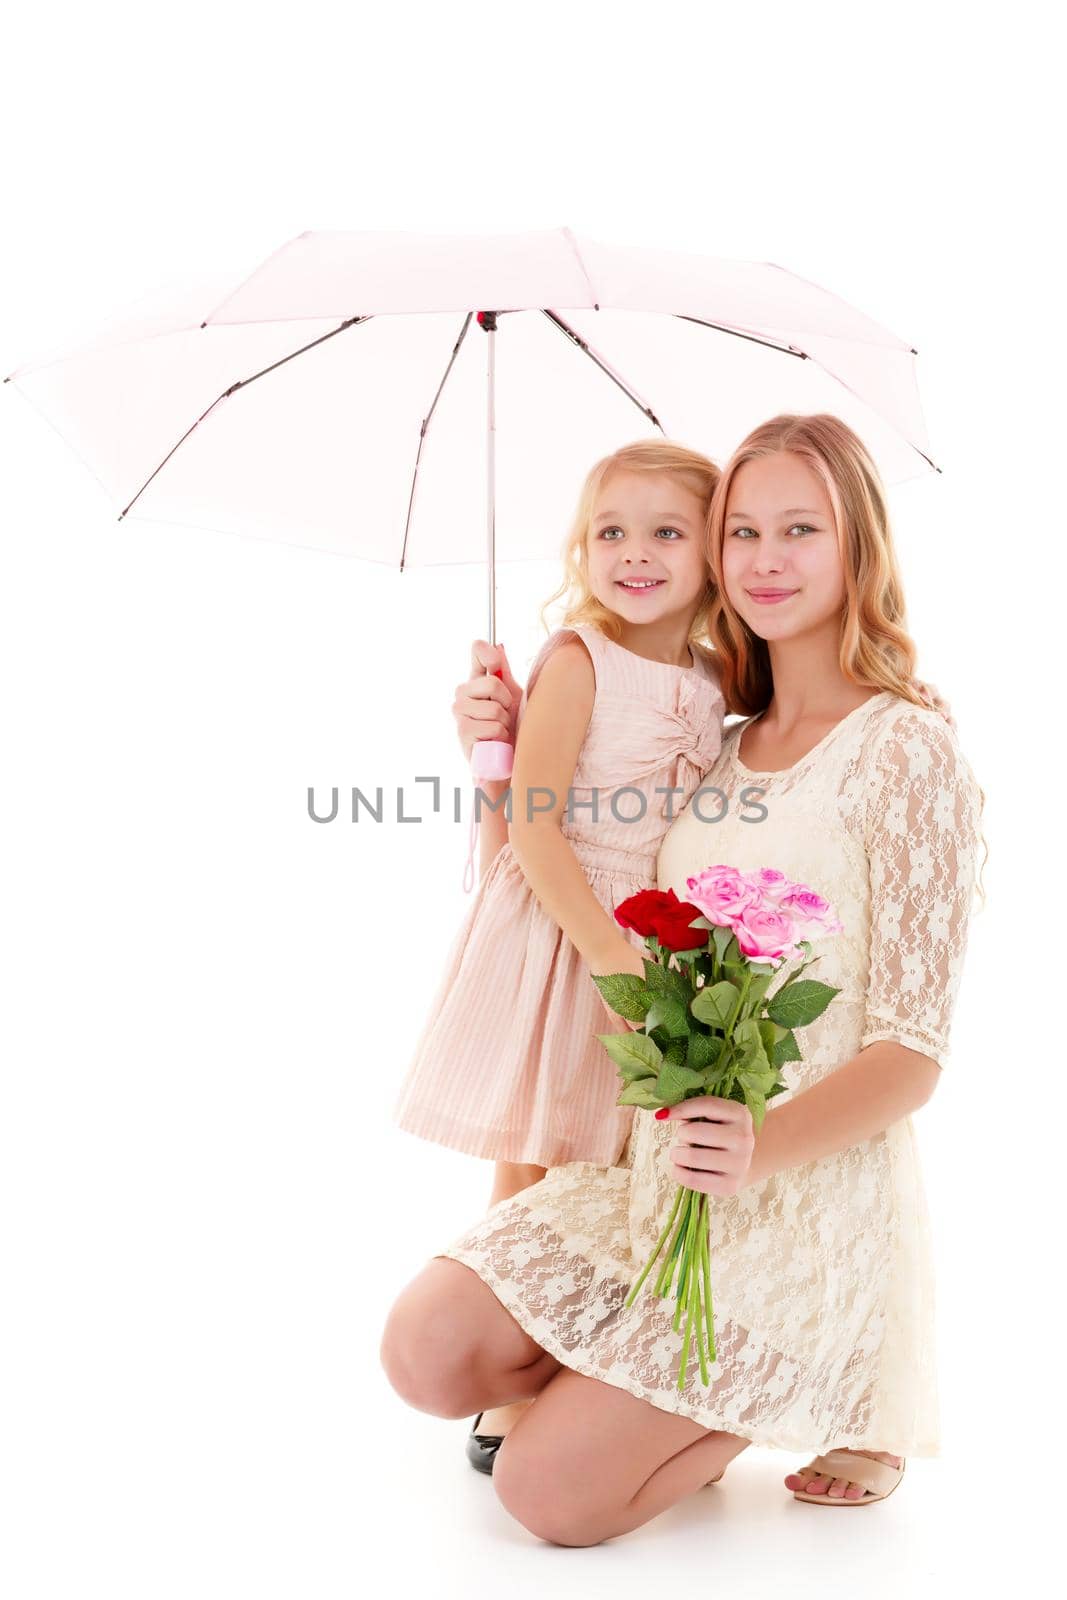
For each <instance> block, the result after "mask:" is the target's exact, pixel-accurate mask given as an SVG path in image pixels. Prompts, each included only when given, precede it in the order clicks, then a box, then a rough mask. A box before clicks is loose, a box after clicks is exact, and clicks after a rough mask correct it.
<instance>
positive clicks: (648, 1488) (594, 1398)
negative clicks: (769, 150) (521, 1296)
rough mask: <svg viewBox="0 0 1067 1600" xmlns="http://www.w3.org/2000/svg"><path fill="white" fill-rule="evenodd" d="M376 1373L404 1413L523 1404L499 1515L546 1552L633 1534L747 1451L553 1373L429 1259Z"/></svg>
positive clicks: (504, 1315)
mask: <svg viewBox="0 0 1067 1600" xmlns="http://www.w3.org/2000/svg"><path fill="white" fill-rule="evenodd" d="M382 1364H383V1366H384V1367H385V1370H386V1373H387V1375H388V1377H389V1380H390V1382H391V1383H392V1384H393V1387H394V1388H395V1389H396V1390H397V1392H398V1393H399V1394H401V1395H402V1396H403V1398H404V1399H405V1400H407V1402H408V1404H409V1405H413V1406H416V1407H417V1408H418V1409H419V1410H422V1411H428V1412H430V1413H432V1414H433V1415H435V1416H439V1417H462V1416H466V1415H468V1414H469V1413H470V1412H471V1411H477V1410H478V1409H479V1408H480V1407H483V1406H484V1405H485V1403H486V1401H488V1402H489V1403H490V1404H493V1405H503V1404H506V1403H508V1402H509V1401H514V1400H519V1399H523V1398H528V1397H533V1404H532V1405H530V1406H529V1407H528V1408H527V1410H526V1411H525V1412H524V1414H523V1415H522V1417H520V1418H519V1420H518V1422H517V1423H516V1424H515V1427H514V1428H513V1429H512V1431H511V1433H510V1434H509V1435H508V1437H507V1438H506V1439H505V1441H504V1443H503V1444H502V1445H501V1447H500V1453H499V1455H498V1457H497V1459H496V1462H495V1464H494V1468H493V1483H494V1485H495V1487H496V1492H497V1496H498V1498H499V1499H500V1501H501V1503H502V1505H503V1506H504V1507H505V1509H506V1510H507V1511H509V1512H510V1513H511V1515H512V1516H513V1517H515V1518H516V1520H517V1521H519V1522H521V1523H522V1525H523V1526H524V1527H525V1528H527V1529H529V1530H530V1532H531V1533H535V1534H536V1535H537V1536H538V1537H539V1538H542V1539H545V1540H548V1541H549V1542H551V1543H553V1544H562V1545H591V1544H600V1543H602V1542H603V1541H604V1540H605V1539H611V1538H614V1537H616V1536H617V1535H618V1534H621V1533H629V1532H630V1531H631V1530H632V1529H634V1528H639V1527H641V1526H642V1524H644V1523H645V1522H648V1521H650V1520H651V1518H653V1517H655V1516H658V1515H659V1513H660V1512H661V1511H665V1510H666V1509H667V1508H668V1507H669V1506H672V1505H674V1504H676V1503H677V1502H678V1501H679V1500H681V1499H684V1498H685V1497H686V1496H687V1495H690V1494H693V1493H695V1491H696V1490H698V1489H700V1488H702V1487H703V1486H704V1485H705V1484H706V1483H708V1482H709V1481H710V1479H712V1478H714V1477H717V1476H718V1474H719V1473H720V1472H721V1471H722V1470H723V1468H724V1467H725V1466H726V1464H727V1463H728V1462H729V1461H732V1460H733V1458H734V1457H735V1456H737V1455H739V1454H740V1453H741V1451H742V1450H744V1449H746V1448H747V1445H748V1440H747V1439H744V1438H742V1437H741V1436H740V1435H738V1434H732V1433H725V1432H718V1431H713V1430H711V1429H708V1428H703V1427H701V1426H700V1424H699V1423H696V1422H693V1421H691V1420H690V1419H689V1418H688V1417H679V1416H675V1415H674V1414H673V1413H671V1412H668V1411H660V1410H659V1409H658V1408H657V1407H655V1406H653V1405H650V1404H649V1403H648V1402H647V1401H645V1400H639V1399H637V1398H636V1397H635V1396H633V1395H631V1394H627V1393H626V1392H625V1390H622V1389H616V1388H613V1387H612V1386H611V1385H610V1384H606V1383H600V1382H599V1381H598V1380H596V1379H594V1378H586V1377H584V1376H583V1375H582V1374H580V1373H577V1372H573V1371H571V1370H570V1369H569V1368H566V1367H563V1366H561V1364H560V1363H559V1362H558V1361H556V1360H555V1358H554V1357H553V1356H551V1355H549V1353H548V1352H547V1351H546V1350H544V1349H542V1348H541V1346H540V1345H538V1344H537V1343H536V1342H535V1341H534V1340H533V1339H531V1338H530V1336H529V1335H528V1334H527V1333H525V1332H524V1331H523V1329H522V1328H521V1327H520V1326H519V1324H518V1323H517V1322H516V1320H515V1318H514V1317H513V1316H512V1315H511V1313H510V1312H509V1311H508V1310H507V1309H506V1308H505V1307H504V1306H503V1305H502V1304H501V1303H500V1301H499V1300H498V1299H497V1298H496V1296H495V1295H494V1294H493V1292H492V1290H491V1289H490V1288H489V1286H488V1284H487V1283H485V1282H483V1280H482V1279H481V1278H480V1277H479V1276H478V1274H477V1273H476V1272H472V1271H471V1270H470V1268H468V1267H466V1266H464V1265H463V1264H462V1263H461V1262H458V1261H452V1260H450V1259H448V1258H447V1257H440V1256H435V1257H434V1259H433V1260H432V1261H430V1262H429V1263H428V1265H427V1266H426V1267H424V1268H423V1270H422V1272H421V1273H420V1274H419V1275H418V1277H417V1278H415V1279H414V1280H413V1281H412V1282H411V1283H410V1284H409V1285H408V1286H407V1288H406V1289H405V1290H404V1291H403V1293H402V1294H401V1295H400V1297H399V1299H398V1300H397V1301H396V1303H395V1304H394V1306H393V1308H392V1311H391V1312H390V1315H389V1318H388V1321H387V1324H386V1328H385V1333H384V1336H383V1339H382Z"/></svg>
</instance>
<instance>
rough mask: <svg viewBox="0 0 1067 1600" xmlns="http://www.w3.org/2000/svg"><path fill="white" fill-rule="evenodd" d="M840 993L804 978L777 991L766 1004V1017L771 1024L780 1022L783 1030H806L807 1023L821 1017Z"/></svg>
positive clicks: (826, 984)
mask: <svg viewBox="0 0 1067 1600" xmlns="http://www.w3.org/2000/svg"><path fill="white" fill-rule="evenodd" d="M840 993H841V991H840V989H835V988H833V987H832V985H830V984H828V983H817V982H816V981H815V979H814V978H805V979H804V980H802V981H801V982H800V983H792V984H790V985H789V986H788V987H787V988H784V989H779V991H778V993H777V994H775V995H773V996H772V997H771V999H770V1001H769V1002H768V1004H767V1015H768V1016H769V1017H770V1018H771V1020H772V1022H780V1023H781V1024H782V1026H783V1027H785V1028H806V1027H807V1025H808V1023H809V1022H814V1021H815V1018H816V1017H821V1016H822V1014H823V1012H824V1011H825V1010H826V1008H827V1006H828V1005H829V1004H830V1001H831V1000H832V999H833V998H834V995H835V994H840Z"/></svg>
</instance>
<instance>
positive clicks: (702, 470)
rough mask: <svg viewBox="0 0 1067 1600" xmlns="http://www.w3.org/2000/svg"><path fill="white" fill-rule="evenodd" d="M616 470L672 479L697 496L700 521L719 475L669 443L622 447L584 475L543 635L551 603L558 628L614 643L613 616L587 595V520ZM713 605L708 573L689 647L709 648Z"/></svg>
mask: <svg viewBox="0 0 1067 1600" xmlns="http://www.w3.org/2000/svg"><path fill="white" fill-rule="evenodd" d="M616 467H622V468H624V469H625V470H626V471H628V472H650V473H651V472H662V473H668V474H669V475H670V476H671V477H673V478H678V479H679V480H680V482H682V483H683V484H684V485H685V487H686V488H687V489H689V490H690V491H691V492H692V493H693V494H695V495H697V496H699V498H700V501H701V504H702V506H703V508H704V515H705V518H706V517H707V514H708V510H709V508H710V506H711V501H712V496H713V494H714V492H715V486H716V484H717V483H718V481H719V469H718V467H717V466H716V465H715V463H714V461H712V460H710V459H709V457H708V456H703V455H701V454H700V452H699V451H698V450H690V449H689V448H688V446H687V445H684V444H677V443H676V442H675V441H674V440H672V439H639V440H637V442H636V443H634V444H627V445H623V446H622V448H621V449H619V450H613V451H612V453H611V454H610V455H607V456H603V457H602V458H601V460H599V461H598V462H597V463H596V464H595V466H593V467H591V468H590V470H589V472H588V473H587V474H586V478H585V482H584V483H583V484H582V488H581V492H580V494H579V496H578V507H577V510H576V511H575V514H574V520H573V522H572V523H571V526H570V530H569V532H568V534H567V536H566V539H565V540H564V543H563V549H562V552H561V554H562V559H563V582H562V583H561V584H560V586H559V588H558V589H557V590H556V591H555V593H554V594H551V595H550V596H549V597H548V599H547V600H546V601H545V603H544V605H543V606H542V607H541V625H542V627H544V629H545V631H546V632H548V631H549V625H548V623H547V621H546V620H545V612H546V611H547V610H548V608H549V606H551V605H553V604H554V603H555V601H557V600H559V599H562V600H563V603H564V610H563V617H562V620H561V621H560V622H559V623H558V624H557V626H558V627H563V628H569V627H572V626H573V625H574V624H575V623H588V624H589V625H590V626H592V627H594V628H599V629H600V631H601V633H603V634H606V635H607V637H608V638H609V639H613V640H614V641H615V643H616V644H617V643H619V639H620V635H621V633H622V624H621V621H620V619H619V617H618V616H617V615H616V613H615V612H614V611H610V610H609V609H608V607H607V606H605V605H602V604H601V602H600V601H599V600H598V599H597V598H596V596H595V595H594V594H593V591H592V589H591V588H590V586H589V555H588V537H589V528H590V524H591V523H592V520H593V507H594V506H595V504H596V497H597V494H598V493H599V490H600V486H601V484H602V483H603V482H604V479H605V478H606V477H607V475H608V473H609V472H611V471H612V470H613V469H614V468H616ZM714 599H715V586H714V584H713V582H712V579H711V574H710V571H709V574H708V582H707V586H706V589H705V593H704V595H703V597H702V599H701V602H700V605H699V606H698V608H697V612H696V615H695V616H694V618H693V621H692V624H691V625H690V629H689V642H690V643H691V644H695V645H697V646H699V647H701V648H703V649H705V650H706V649H708V648H709V647H710V631H709V617H710V613H711V606H712V602H713V600H714Z"/></svg>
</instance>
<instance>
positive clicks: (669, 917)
mask: <svg viewBox="0 0 1067 1600" xmlns="http://www.w3.org/2000/svg"><path fill="white" fill-rule="evenodd" d="M703 915H704V913H703V912H702V911H701V910H700V908H699V906H691V905H688V904H687V903H686V902H685V901H684V900H682V901H679V904H678V908H677V910H676V911H674V912H673V913H672V912H667V911H665V912H664V913H663V916H662V917H661V918H660V920H659V923H658V925H657V927H656V938H657V939H658V940H659V942H660V944H661V945H663V946H664V947H665V948H666V949H668V950H699V949H701V947H702V946H703V945H705V944H707V942H708V930H707V928H691V927H690V926H689V924H690V923H691V922H694V921H695V920H696V918H697V917H702V916H703Z"/></svg>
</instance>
